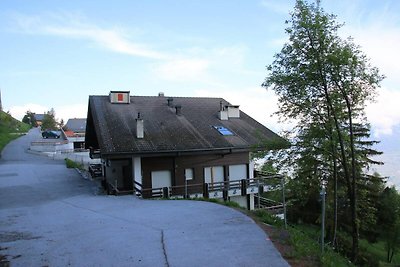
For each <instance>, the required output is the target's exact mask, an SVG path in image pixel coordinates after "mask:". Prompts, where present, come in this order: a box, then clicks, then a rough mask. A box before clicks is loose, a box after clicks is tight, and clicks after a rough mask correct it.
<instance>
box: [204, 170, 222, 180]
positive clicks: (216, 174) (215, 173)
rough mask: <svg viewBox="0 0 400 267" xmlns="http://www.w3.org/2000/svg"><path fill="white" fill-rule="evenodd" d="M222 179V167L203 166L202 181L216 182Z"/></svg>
mask: <svg viewBox="0 0 400 267" xmlns="http://www.w3.org/2000/svg"><path fill="white" fill-rule="evenodd" d="M223 181H224V167H222V166H214V167H206V168H204V182H205V183H216V182H223Z"/></svg>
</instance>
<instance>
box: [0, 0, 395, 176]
mask: <svg viewBox="0 0 400 267" xmlns="http://www.w3.org/2000/svg"><path fill="white" fill-rule="evenodd" d="M293 6H294V1H293V0H291V1H283V0H258V1H251V0H241V1H235V0H226V1H223V0H217V1H207V0H203V1H183V0H180V1H171V0H158V1H155V0H149V1H128V0H127V1H117V0H116V1H100V0H92V1H80V0H79V1H78V0H68V1H67V0H65V1H53V0H40V1H25V0H2V1H0V51H1V56H0V62H1V64H0V89H1V94H2V102H3V107H4V109H5V110H6V111H10V112H11V114H12V115H13V116H14V117H16V118H18V119H21V118H22V116H23V115H24V113H25V112H26V111H27V110H31V111H33V112H36V113H43V112H45V111H47V110H49V109H50V108H54V109H55V111H56V115H57V117H58V118H63V119H64V121H66V120H68V118H73V117H86V112H87V101H88V96H89V95H106V94H108V92H109V91H110V90H129V91H131V94H133V95H157V94H158V93H159V92H164V93H165V94H166V95H168V96H170V95H171V96H209V97H213V96H217V97H223V98H225V99H226V100H228V101H229V102H231V103H232V104H237V105H240V107H241V109H242V110H243V111H245V112H247V113H248V114H249V115H251V116H252V117H254V118H256V119H257V120H258V121H260V122H261V123H263V124H264V125H266V126H267V127H269V128H271V129H273V130H275V131H279V130H281V129H282V128H283V127H285V126H284V125H283V124H282V123H279V122H278V119H277V118H276V117H271V116H270V115H271V114H272V113H273V112H274V111H276V97H275V96H274V95H273V93H272V92H270V91H266V90H265V89H263V88H261V86H260V85H261V83H262V82H263V80H264V78H265V75H266V70H265V66H266V65H267V64H270V63H271V62H272V60H273V55H274V54H275V53H277V52H279V51H280V49H281V47H282V45H283V43H284V42H285V40H286V39H287V36H286V35H285V33H284V28H285V24H284V22H285V20H286V19H288V18H289V11H290V10H291V9H292V8H293ZM322 6H323V7H324V9H325V10H326V11H328V12H330V13H334V14H336V15H337V16H338V21H340V22H345V26H344V27H343V28H342V30H341V31H340V34H341V35H342V36H343V37H347V36H349V35H351V36H352V37H354V40H355V43H357V44H359V45H361V46H362V50H363V51H364V52H365V53H366V54H367V55H368V56H369V57H370V58H371V61H372V63H373V64H374V65H375V66H377V67H379V69H380V70H381V72H382V73H383V74H385V75H386V76H387V78H386V79H385V80H384V82H383V83H382V88H380V90H379V91H380V95H379V97H378V99H377V100H378V101H377V102H376V103H374V104H371V105H369V106H368V107H367V112H368V117H369V120H370V122H371V124H372V127H373V131H374V137H375V138H377V139H380V140H382V144H381V148H382V149H383V150H384V151H385V152H387V155H386V157H387V159H385V160H386V161H388V163H389V164H387V165H388V166H386V167H385V168H386V169H385V170H384V172H385V174H386V175H391V176H392V177H393V178H394V177H396V176H397V178H398V181H399V182H397V181H395V180H394V179H393V178H392V181H395V182H396V183H398V184H400V168H399V167H397V165H398V161H397V160H396V161H394V160H393V158H395V157H396V155H397V159H399V156H398V155H399V150H400V141H399V140H400V105H399V101H400V66H399V65H398V63H399V62H400V53H399V52H398V51H399V49H398V46H399V44H400V15H399V14H400V1H398V0H379V1H377V0H352V1H348V0H322ZM286 127H287V126H286ZM390 153H393V155H395V156H394V157H393V156H390V155H391V154H390Z"/></svg>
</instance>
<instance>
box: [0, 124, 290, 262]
mask: <svg viewBox="0 0 400 267" xmlns="http://www.w3.org/2000/svg"><path fill="white" fill-rule="evenodd" d="M38 134H39V133H38V131H37V130H36V129H34V130H31V132H29V134H28V135H26V136H24V137H21V138H19V139H17V140H15V141H13V142H12V143H10V144H9V145H8V146H7V147H6V148H5V149H4V151H3V153H2V159H1V160H0V248H1V249H0V255H6V256H7V259H8V260H9V261H10V262H11V266H171V267H175V266H176V267H178V266H289V265H288V264H287V262H286V261H284V260H283V259H282V257H281V256H280V254H279V253H278V251H277V250H276V249H275V247H274V246H273V245H272V243H271V241H270V240H269V239H268V237H267V236H266V235H265V233H264V232H263V231H262V230H261V229H260V228H259V227H258V226H257V225H256V224H255V223H254V222H253V221H252V220H251V219H249V218H248V217H247V216H245V215H243V214H242V213H240V212H237V211H235V210H233V209H230V208H227V207H224V206H221V205H217V204H213V203H207V202H199V201H183V200H182V201H178V200H171V201H162V200H141V199H137V198H135V197H133V196H123V197H114V196H106V195H99V194H96V192H97V191H98V186H97V184H96V183H94V182H91V181H88V180H85V179H83V178H82V177H81V176H80V175H79V174H78V173H77V172H76V171H75V170H70V169H66V168H65V166H64V164H63V161H53V160H51V159H48V158H46V157H43V156H37V155H32V154H28V153H26V149H27V148H28V146H29V142H30V140H34V139H35V138H37V135H38Z"/></svg>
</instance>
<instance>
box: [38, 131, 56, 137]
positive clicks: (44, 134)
mask: <svg viewBox="0 0 400 267" xmlns="http://www.w3.org/2000/svg"><path fill="white" fill-rule="evenodd" d="M42 137H43V138H60V134H59V133H58V132H56V131H44V132H42Z"/></svg>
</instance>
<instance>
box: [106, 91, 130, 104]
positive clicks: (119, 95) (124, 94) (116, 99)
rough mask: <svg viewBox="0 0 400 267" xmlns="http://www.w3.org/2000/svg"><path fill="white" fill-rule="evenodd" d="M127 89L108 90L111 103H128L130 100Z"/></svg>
mask: <svg viewBox="0 0 400 267" xmlns="http://www.w3.org/2000/svg"><path fill="white" fill-rule="evenodd" d="M129 94H130V92H129V91H110V103H111V104H129V103H130V102H131V100H130V97H129Z"/></svg>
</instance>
